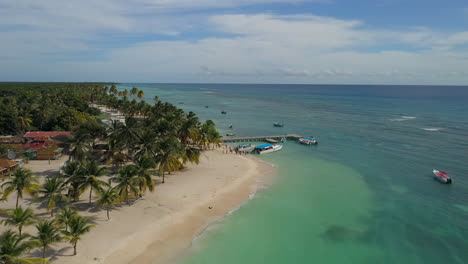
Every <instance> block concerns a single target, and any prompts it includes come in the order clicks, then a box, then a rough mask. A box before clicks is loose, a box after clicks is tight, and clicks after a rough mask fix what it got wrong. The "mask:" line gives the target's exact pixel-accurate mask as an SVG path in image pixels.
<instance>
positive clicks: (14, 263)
mask: <svg viewBox="0 0 468 264" xmlns="http://www.w3.org/2000/svg"><path fill="white" fill-rule="evenodd" d="M29 237H30V236H29V235H27V234H22V235H19V234H16V233H15V232H13V231H11V230H8V231H5V232H3V233H2V234H1V235H0V263H2V264H43V263H46V262H47V260H46V259H44V258H22V257H21V256H23V255H24V254H26V253H27V252H29V251H30V250H31V249H33V248H35V247H36V242H34V241H30V240H27V239H29Z"/></svg>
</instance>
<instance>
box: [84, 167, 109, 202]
mask: <svg viewBox="0 0 468 264" xmlns="http://www.w3.org/2000/svg"><path fill="white" fill-rule="evenodd" d="M108 172H109V171H108V170H107V169H106V168H104V167H101V168H100V167H99V165H98V164H97V162H96V161H94V160H89V161H88V162H86V164H85V165H84V173H85V177H84V178H83V182H82V183H81V185H80V192H84V191H86V190H87V189H88V188H89V206H91V197H92V194H93V190H96V191H102V190H103V189H102V187H103V186H107V185H108V184H107V182H105V181H103V180H100V179H99V177H100V176H102V175H105V174H107V173H108Z"/></svg>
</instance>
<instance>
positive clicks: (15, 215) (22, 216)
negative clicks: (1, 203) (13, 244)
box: [0, 206, 35, 236]
mask: <svg viewBox="0 0 468 264" xmlns="http://www.w3.org/2000/svg"><path fill="white" fill-rule="evenodd" d="M3 212H4V213H6V214H7V215H8V218H7V219H3V220H2V221H0V222H1V223H2V224H4V225H7V226H8V225H10V226H16V227H18V234H19V235H20V236H21V231H22V229H23V226H28V225H32V224H34V222H35V221H34V217H35V215H34V212H33V210H31V209H29V208H27V209H26V210H25V209H23V207H21V206H19V207H17V208H15V209H13V210H11V212H9V211H3Z"/></svg>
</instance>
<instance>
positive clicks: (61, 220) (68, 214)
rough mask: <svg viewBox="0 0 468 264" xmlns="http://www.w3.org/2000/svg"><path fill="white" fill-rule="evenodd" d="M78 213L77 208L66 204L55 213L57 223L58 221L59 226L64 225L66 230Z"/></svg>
mask: <svg viewBox="0 0 468 264" xmlns="http://www.w3.org/2000/svg"><path fill="white" fill-rule="evenodd" d="M77 215H78V212H77V211H76V210H75V209H73V208H71V207H69V206H65V207H64V208H62V209H60V210H59V212H58V213H57V215H55V223H57V224H58V225H59V226H61V225H64V226H65V231H68V226H69V225H70V221H71V219H72V218H73V217H75V216H77Z"/></svg>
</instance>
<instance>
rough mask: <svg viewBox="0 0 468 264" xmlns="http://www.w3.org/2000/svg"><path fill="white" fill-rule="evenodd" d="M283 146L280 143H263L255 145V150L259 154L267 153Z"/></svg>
mask: <svg viewBox="0 0 468 264" xmlns="http://www.w3.org/2000/svg"><path fill="white" fill-rule="evenodd" d="M282 148H283V145H279V144H275V145H272V144H263V145H258V146H255V148H254V150H253V152H254V153H258V154H266V153H270V152H275V151H278V150H281V149H282Z"/></svg>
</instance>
